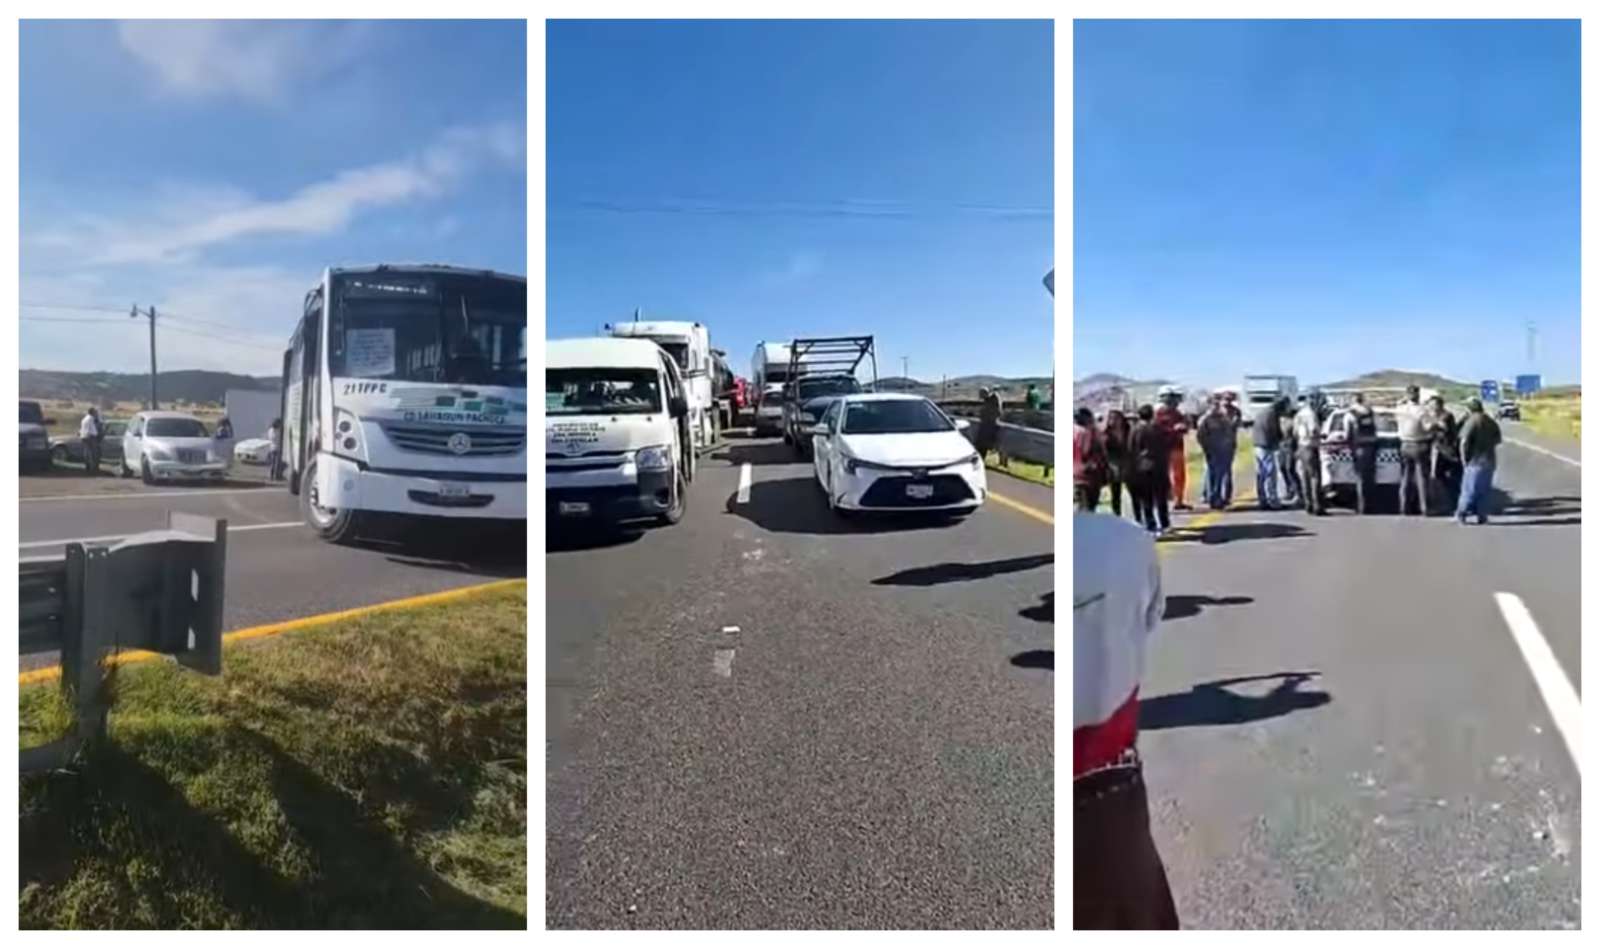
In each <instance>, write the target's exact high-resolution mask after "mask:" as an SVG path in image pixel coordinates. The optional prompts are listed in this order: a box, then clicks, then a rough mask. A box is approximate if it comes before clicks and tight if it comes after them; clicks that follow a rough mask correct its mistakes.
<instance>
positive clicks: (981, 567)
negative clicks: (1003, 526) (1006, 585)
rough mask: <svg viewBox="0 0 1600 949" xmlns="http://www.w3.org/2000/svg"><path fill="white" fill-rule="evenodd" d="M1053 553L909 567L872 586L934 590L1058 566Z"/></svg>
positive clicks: (882, 578) (876, 581)
mask: <svg viewBox="0 0 1600 949" xmlns="http://www.w3.org/2000/svg"><path fill="white" fill-rule="evenodd" d="M1055 560H1056V558H1055V555H1054V554H1034V555H1032V556H1031V557H1012V558H1011V559H1009V560H985V561H981V562H979V563H940V564H934V565H933V566H931V567H908V568H907V569H905V570H902V571H900V572H899V573H892V574H890V575H889V576H887V577H879V578H878V579H876V580H874V581H872V584H873V586H880V587H886V586H893V587H931V586H938V585H939V584H941V583H962V582H965V581H967V580H987V579H988V578H990V577H993V576H997V575H999V574H1002V573H1017V572H1019V571H1023V570H1035V569H1037V568H1039V567H1047V566H1049V565H1050V564H1052V563H1055Z"/></svg>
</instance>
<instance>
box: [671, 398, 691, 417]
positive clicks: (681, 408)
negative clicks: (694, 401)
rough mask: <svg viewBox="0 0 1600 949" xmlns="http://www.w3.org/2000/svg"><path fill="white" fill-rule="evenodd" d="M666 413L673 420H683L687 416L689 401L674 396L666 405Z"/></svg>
mask: <svg viewBox="0 0 1600 949" xmlns="http://www.w3.org/2000/svg"><path fill="white" fill-rule="evenodd" d="M667 411H668V412H670V413H671V415H672V417H673V418H683V417H684V416H685V415H688V414H689V400H688V399H685V398H684V397H683V396H681V395H675V396H673V397H672V398H671V400H670V401H669V402H668V403H667Z"/></svg>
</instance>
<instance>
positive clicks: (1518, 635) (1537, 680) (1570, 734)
mask: <svg viewBox="0 0 1600 949" xmlns="http://www.w3.org/2000/svg"><path fill="white" fill-rule="evenodd" d="M1494 601H1495V603H1496V604H1498V605H1499V607H1500V615H1502V616H1504V617H1505V620H1506V626H1507V627H1509V628H1510V630H1511V638H1512V639H1514V640H1516V643H1517V648H1518V649H1519V650H1521V651H1522V660H1523V661H1524V662H1526V663H1527V664H1528V671H1530V672H1532V673H1533V682H1534V684H1535V685H1537V686H1538V687H1539V694H1540V695H1541V696H1542V697H1543V698H1544V704H1545V707H1546V708H1547V709H1549V710H1550V718H1551V719H1552V720H1553V721H1554V722H1555V723H1556V730H1557V731H1559V732H1560V733H1561V738H1562V740H1563V741H1565V742H1566V743H1567V753H1568V754H1570V755H1571V756H1572V766H1573V767H1575V768H1577V769H1578V774H1579V775H1580V776H1581V775H1582V774H1583V703H1582V702H1581V701H1580V700H1579V699H1578V691H1577V690H1576V689H1574V688H1573V687H1572V682H1571V680H1569V679H1568V678H1567V674H1566V673H1565V672H1563V671H1562V669H1561V663H1559V662H1557V661H1556V657H1555V653H1553V652H1551V651H1550V644H1549V643H1547V642H1545V639H1544V636H1543V635H1542V634H1541V633H1540V632H1539V626H1538V624H1537V623H1535V622H1534V621H1533V614H1531V613H1529V612H1528V608H1527V606H1525V605H1524V604H1523V602H1522V598H1521V597H1519V596H1517V595H1516V594H1515V593H1496V594H1495V595H1494Z"/></svg>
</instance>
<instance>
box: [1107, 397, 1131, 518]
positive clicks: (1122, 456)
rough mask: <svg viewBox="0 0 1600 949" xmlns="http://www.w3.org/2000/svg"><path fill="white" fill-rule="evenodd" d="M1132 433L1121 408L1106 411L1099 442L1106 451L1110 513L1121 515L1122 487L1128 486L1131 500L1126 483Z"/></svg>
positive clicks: (1128, 473) (1129, 468) (1129, 497)
mask: <svg viewBox="0 0 1600 949" xmlns="http://www.w3.org/2000/svg"><path fill="white" fill-rule="evenodd" d="M1132 434H1133V427H1132V426H1131V425H1129V424H1128V417H1127V416H1126V415H1123V414H1122V410H1121V409H1111V410H1110V411H1108V412H1106V427H1105V431H1104V432H1103V433H1102V435H1101V439H1100V441H1101V444H1103V445H1104V446H1105V451H1106V486H1107V487H1108V488H1109V489H1110V491H1111V497H1110V501H1111V513H1113V514H1115V515H1117V516H1118V517H1121V516H1122V489H1123V488H1124V487H1128V488H1129V491H1128V500H1129V502H1130V503H1131V502H1132V501H1133V491H1132V488H1131V487H1130V486H1129V484H1128V479H1129V476H1130V474H1131V466H1130V464H1129V456H1128V452H1129V450H1130V449H1129V446H1128V439H1129V437H1130V436H1131V435H1132Z"/></svg>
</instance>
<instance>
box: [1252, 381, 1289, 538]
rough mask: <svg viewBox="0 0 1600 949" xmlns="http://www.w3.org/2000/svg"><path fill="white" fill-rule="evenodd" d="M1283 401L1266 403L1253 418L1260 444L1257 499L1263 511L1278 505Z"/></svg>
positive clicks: (1256, 436) (1253, 427)
mask: <svg viewBox="0 0 1600 949" xmlns="http://www.w3.org/2000/svg"><path fill="white" fill-rule="evenodd" d="M1282 413H1283V404H1282V401H1281V400H1280V401H1274V402H1271V403H1269V404H1267V405H1263V406H1262V407H1261V408H1260V409H1258V410H1257V411H1256V417H1255V418H1254V419H1252V420H1251V422H1250V428H1251V429H1252V434H1251V437H1252V438H1254V439H1255V443H1256V501H1257V503H1258V504H1260V505H1261V510H1263V511H1276V510H1277V509H1278V507H1279V504H1278V449H1279V448H1280V447H1281V446H1282V445H1283V427H1282V425H1281V424H1280V423H1279V421H1278V418H1279V416H1280V415H1282Z"/></svg>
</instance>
